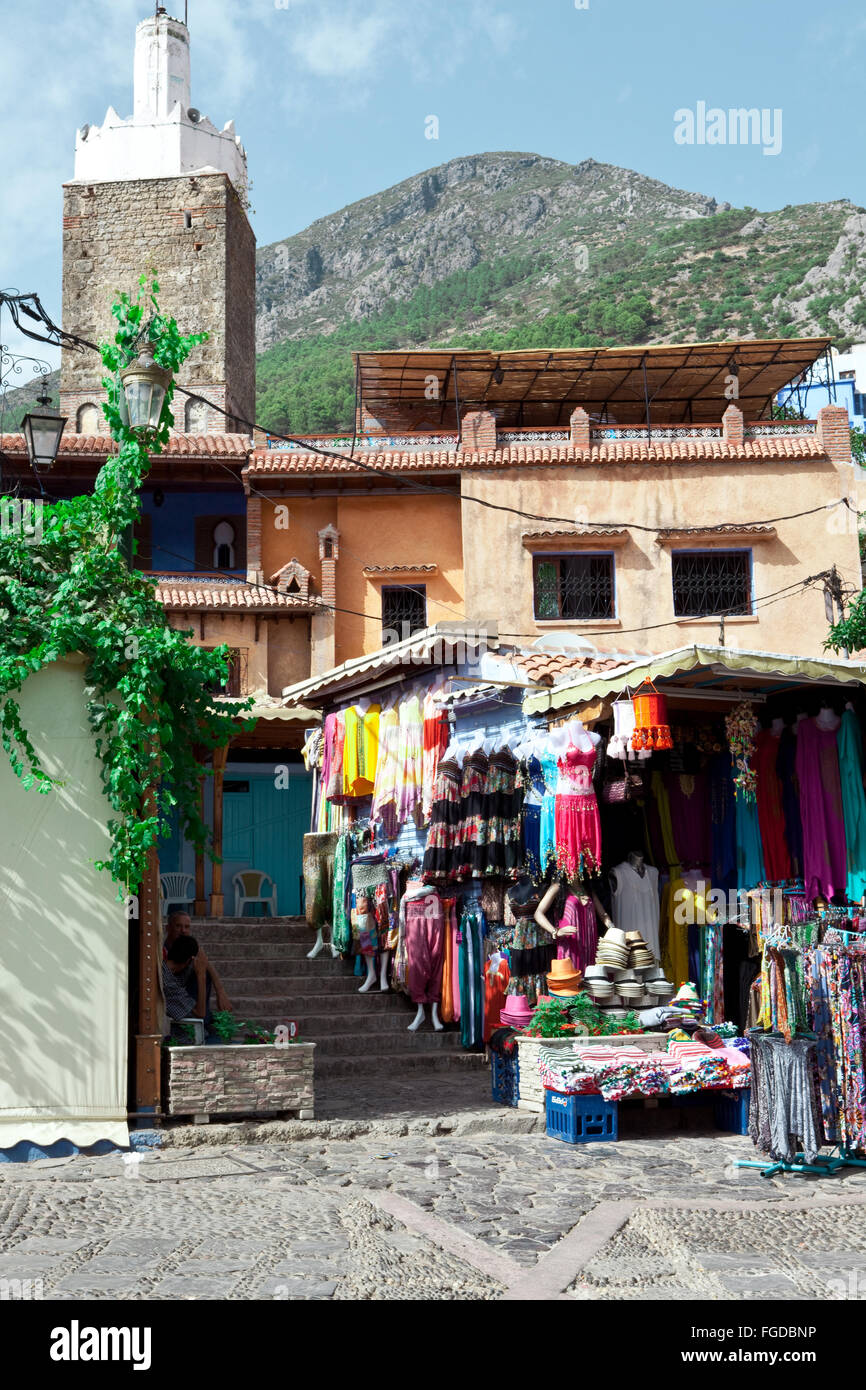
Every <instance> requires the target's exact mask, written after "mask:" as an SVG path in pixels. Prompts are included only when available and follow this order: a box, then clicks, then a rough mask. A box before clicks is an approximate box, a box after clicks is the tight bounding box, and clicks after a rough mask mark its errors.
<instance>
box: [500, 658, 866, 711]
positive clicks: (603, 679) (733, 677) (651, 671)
mask: <svg viewBox="0 0 866 1390" xmlns="http://www.w3.org/2000/svg"><path fill="white" fill-rule="evenodd" d="M673 679H676V680H677V684H678V688H680V689H683V690H688V689H690V688H691V689H693V690H694V692H695V695H696V696H697V695H699V694H700V693H702V692H706V691H708V690H710V689H712V690H719V691H723V690H724V689H725V687H726V686H727V687H728V688H730V689H736V690H744V691H748V692H749V693H750V694H754V695H755V696H756V697H757V696H760V695H764V694H772V693H774V691H775V690H778V689H779V688H780V687H781V686H784V685H791V684H794V685H797V684H800V683H801V682H813V683H815V684H822V685H823V684H836V685H866V661H845V660H842V659H840V658H832V659H824V658H821V657H804V656H791V655H788V654H784V653H777V652H753V651H742V650H738V649H735V648H732V647H711V646H690V647H677V648H676V649H674V650H673V651H667V652H662V653H660V655H658V656H653V657H648V658H641V659H640V660H639V661H633V662H629V663H627V664H625V665H622V666H619V667H616V668H615V669H614V670H612V671H605V672H603V673H601V674H598V675H590V676H586V677H584V678H583V679H582V680H572V681H569V680H566V681H562V682H560V684H559V685H555V686H553V687H552V688H551V689H550V690H547V691H544V692H542V693H539V694H530V695H528V696H527V697H526V699H525V700H524V701H523V709H524V712H525V713H526V714H546V713H553V712H555V711H557V710H562V709H566V708H577V709H580V708H581V707H582V706H583V705H586V704H588V703H589V702H590V701H594V700H601V699H604V698H605V697H607V696H610V695H619V694H621V693H623V692H624V691H625V690H634V689H635V688H636V687H637V686H639V685H640V684H641V682H642V681H645V680H653V681H661V682H664V681H668V680H673Z"/></svg>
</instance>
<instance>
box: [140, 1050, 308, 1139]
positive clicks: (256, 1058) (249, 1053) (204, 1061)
mask: <svg viewBox="0 0 866 1390" xmlns="http://www.w3.org/2000/svg"><path fill="white" fill-rule="evenodd" d="M315 1049H316V1045H315V1043H290V1044H289V1046H288V1047H277V1046H276V1045H275V1044H273V1043H251V1044H246V1043H227V1044H225V1045H221V1046H215V1047H167V1048H164V1049H163V1056H164V1058H165V1063H164V1066H165V1081H166V1085H165V1096H166V1100H165V1108H166V1113H167V1114H169V1115H192V1116H193V1117H194V1118H195V1120H196V1121H197V1122H198V1123H202V1124H204V1123H207V1121H208V1120H209V1119H210V1117H211V1115H274V1114H280V1113H282V1112H286V1111H288V1112H290V1113H291V1114H292V1115H293V1116H295V1117H297V1118H298V1119H301V1120H312V1119H313V1118H314V1114H315V1111H314V1099H313V1096H314V1092H313V1056H314V1053H315Z"/></svg>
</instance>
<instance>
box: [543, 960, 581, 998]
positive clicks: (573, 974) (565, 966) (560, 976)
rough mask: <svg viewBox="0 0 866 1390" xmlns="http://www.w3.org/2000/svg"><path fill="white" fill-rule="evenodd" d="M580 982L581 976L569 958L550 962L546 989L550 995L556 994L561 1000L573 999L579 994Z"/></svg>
mask: <svg viewBox="0 0 866 1390" xmlns="http://www.w3.org/2000/svg"><path fill="white" fill-rule="evenodd" d="M582 980H583V974H582V972H581V971H580V970H578V969H577V967H576V965H575V964H574V961H573V960H572V959H571V956H566V957H565V958H564V960H553V961H551V962H550V974H549V975H548V977H547V988H548V990H549V991H550V993H551V994H557V995H559V997H560V998H561V999H574V998H575V997H576V996H577V995H578V994H579V993H580V986H581V982H582Z"/></svg>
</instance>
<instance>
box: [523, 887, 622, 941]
mask: <svg viewBox="0 0 866 1390" xmlns="http://www.w3.org/2000/svg"><path fill="white" fill-rule="evenodd" d="M568 891H569V892H570V893H573V894H574V896H575V897H576V898H578V899H579V901H580V902H582V903H588V902H589V900H590V898H592V905H593V907H594V909H595V917H596V921H597V922H598V923H599V925H601V926H604V927H605V928H607V927H612V926H613V922H612V921H611V920H610V918H609V917H608V915H607V913H606V912H605V910H604V907H603V906H602V904H601V901H600V899H599V896H598V894H597V893H596V891H595V889H594V888H592V889H590V891H589V892H587V890H586V887H585V885H584V882H583V880H582V879H579V878H575V879H572V881H571V883H569V885H568ZM558 893H559V884H558V883H557V882H556V881H554V882H553V883H551V885H550V887H549V888H548V889H547V892H546V893H545V894H544V897H543V898H542V899H541V902H540V903H539V904H538V907H537V908H536V909H535V921H536V922H537V923H538V925H539V926H540V927H543V928H544V930H545V931H546V932H548V933H549V934H550V935H551V936H552V937H554V938H555V937H557V936H573V935H574V927H570V926H564V927H562V926H560V927H555V926H554V925H553V923H552V922H551V920H550V918H549V917H548V916H547V914H548V912H549V911H550V909H551V907H552V906H553V904H554V903H555V902H556V897H557V894H558Z"/></svg>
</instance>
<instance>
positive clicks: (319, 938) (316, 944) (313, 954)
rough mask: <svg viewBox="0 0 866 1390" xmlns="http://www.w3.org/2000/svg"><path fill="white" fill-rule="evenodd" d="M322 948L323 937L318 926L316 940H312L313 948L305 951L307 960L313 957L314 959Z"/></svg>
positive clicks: (323, 943) (323, 945) (323, 944)
mask: <svg viewBox="0 0 866 1390" xmlns="http://www.w3.org/2000/svg"><path fill="white" fill-rule="evenodd" d="M324 949H325V939H324V937H323V936H322V928H321V927H319V930H318V931H317V932H316V940H315V942H314V944H313V949H312V951H308V952H307V960H315V959H316V956H317V955H319V953H320V952H321V951H323V950H324Z"/></svg>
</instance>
